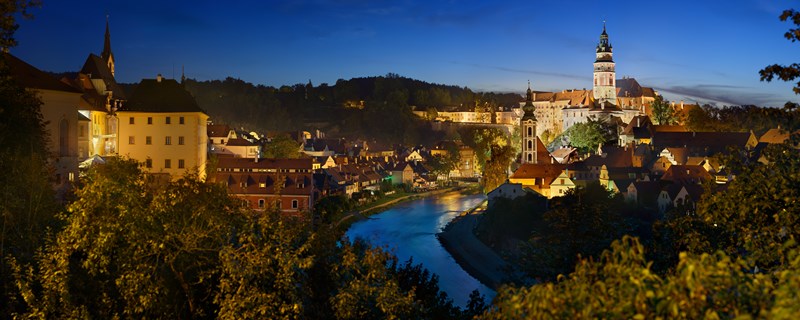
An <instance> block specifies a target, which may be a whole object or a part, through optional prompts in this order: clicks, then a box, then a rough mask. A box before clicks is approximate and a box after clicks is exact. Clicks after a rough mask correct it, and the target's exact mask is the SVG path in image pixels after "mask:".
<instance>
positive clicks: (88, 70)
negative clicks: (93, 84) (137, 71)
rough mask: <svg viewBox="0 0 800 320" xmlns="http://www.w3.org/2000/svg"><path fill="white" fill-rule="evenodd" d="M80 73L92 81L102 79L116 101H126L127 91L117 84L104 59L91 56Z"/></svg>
mask: <svg viewBox="0 0 800 320" xmlns="http://www.w3.org/2000/svg"><path fill="white" fill-rule="evenodd" d="M80 73H82V74H85V75H88V76H89V77H90V78H92V79H102V80H103V82H104V83H105V84H106V89H107V90H110V91H111V94H112V97H113V98H114V99H122V100H125V99H126V95H125V91H124V90H122V87H121V86H120V85H119V84H117V80H115V79H114V75H113V74H111V70H109V69H108V64H107V63H106V62H105V61H103V58H100V57H98V56H96V55H95V54H89V57H87V58H86V62H84V63H83V68H81V72H80Z"/></svg>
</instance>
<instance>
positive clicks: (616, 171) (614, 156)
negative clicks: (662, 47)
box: [489, 116, 789, 212]
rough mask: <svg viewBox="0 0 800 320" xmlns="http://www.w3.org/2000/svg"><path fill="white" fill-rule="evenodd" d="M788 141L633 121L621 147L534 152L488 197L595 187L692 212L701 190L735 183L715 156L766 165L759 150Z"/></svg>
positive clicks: (776, 134) (772, 133)
mask: <svg viewBox="0 0 800 320" xmlns="http://www.w3.org/2000/svg"><path fill="white" fill-rule="evenodd" d="M788 137H789V133H787V132H784V131H781V130H780V129H777V128H776V129H772V130H769V131H768V132H766V133H765V134H764V135H762V136H761V137H760V138H759V137H756V135H755V134H754V133H753V132H691V131H689V130H687V129H686V128H685V127H682V126H657V125H653V124H652V123H651V121H650V120H649V118H648V117H647V116H637V117H634V118H633V119H632V120H631V121H630V123H629V124H628V125H627V126H626V127H625V129H624V130H623V133H622V134H621V135H620V140H622V145H607V146H599V147H598V149H597V150H596V152H594V153H593V154H589V155H580V154H578V153H577V150H576V149H575V148H570V147H565V148H560V149H557V150H555V151H554V152H553V153H549V152H547V150H543V148H539V149H537V150H536V151H537V156H536V158H537V159H538V161H533V162H532V163H524V164H522V165H520V166H519V168H518V169H517V170H516V171H515V172H514V173H513V174H512V175H511V176H510V177H509V179H508V182H507V183H506V184H505V185H503V186H501V187H500V188H498V189H496V190H493V191H492V192H490V194H489V197H490V201H491V199H493V198H495V197H498V196H505V197H508V196H509V195H515V196H520V195H523V194H525V193H530V192H535V193H537V194H539V195H541V196H543V197H547V198H552V197H557V196H561V195H563V194H565V193H567V192H568V191H569V190H570V189H574V188H577V187H581V186H585V185H587V184H588V183H594V182H597V183H599V184H600V185H602V186H603V187H605V188H607V189H608V190H609V191H611V192H613V193H619V194H621V195H623V196H624V197H625V198H626V199H627V200H628V201H630V202H634V203H638V204H641V205H644V206H646V207H650V208H653V209H658V211H660V212H664V211H666V210H668V209H669V208H673V207H685V208H687V209H686V210H691V208H692V204H693V203H695V202H696V201H697V200H699V197H700V196H701V195H702V193H703V191H704V190H705V189H704V188H703V185H710V186H713V187H712V190H718V189H722V188H725V187H726V186H727V183H728V182H730V181H731V180H732V179H734V178H735V172H730V171H729V170H728V169H726V168H725V167H724V166H722V165H721V164H720V163H719V161H718V160H717V159H718V158H717V157H715V156H716V155H724V154H728V153H729V152H731V151H735V152H737V153H739V155H741V156H745V157H748V158H749V159H750V160H751V161H764V160H763V158H761V156H760V153H761V150H763V149H764V148H765V146H766V145H768V144H771V143H782V142H783V141H785V140H786V139H788ZM537 139H538V138H537Z"/></svg>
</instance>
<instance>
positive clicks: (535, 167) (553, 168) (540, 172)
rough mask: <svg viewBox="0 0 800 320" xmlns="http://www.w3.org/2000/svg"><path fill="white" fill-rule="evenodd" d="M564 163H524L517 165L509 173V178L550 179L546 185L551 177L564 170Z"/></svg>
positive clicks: (553, 177) (548, 182) (555, 176)
mask: <svg viewBox="0 0 800 320" xmlns="http://www.w3.org/2000/svg"><path fill="white" fill-rule="evenodd" d="M564 168H566V165H563V164H558V163H556V164H550V163H546V164H534V163H524V164H522V165H520V166H519V168H518V169H517V171H514V174H512V175H511V177H510V179H534V178H540V179H550V180H549V181H547V183H546V184H547V185H549V184H550V182H552V179H555V178H557V177H558V175H560V174H561V172H562V171H564Z"/></svg>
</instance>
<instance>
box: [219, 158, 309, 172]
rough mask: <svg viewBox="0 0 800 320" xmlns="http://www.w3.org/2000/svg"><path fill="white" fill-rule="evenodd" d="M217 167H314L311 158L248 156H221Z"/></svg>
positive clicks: (297, 168)
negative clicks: (260, 157) (249, 157)
mask: <svg viewBox="0 0 800 320" xmlns="http://www.w3.org/2000/svg"><path fill="white" fill-rule="evenodd" d="M217 168H220V169H228V168H230V169H294V170H301V169H307V170H311V169H312V168H313V160H312V159H311V158H297V159H255V160H254V159H248V158H234V157H221V158H219V161H218V162H217Z"/></svg>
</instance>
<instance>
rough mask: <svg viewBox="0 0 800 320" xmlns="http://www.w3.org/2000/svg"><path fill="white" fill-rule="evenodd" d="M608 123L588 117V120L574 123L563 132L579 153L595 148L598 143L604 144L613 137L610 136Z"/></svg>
mask: <svg viewBox="0 0 800 320" xmlns="http://www.w3.org/2000/svg"><path fill="white" fill-rule="evenodd" d="M611 132H616V131H612V130H611V129H610V125H609V124H608V123H606V122H604V121H597V120H592V119H589V121H588V122H581V123H576V124H574V125H572V126H571V127H569V129H567V130H566V131H565V132H564V135H565V136H567V137H569V143H570V145H572V146H573V147H575V148H578V150H579V151H580V153H587V152H591V151H594V150H597V147H598V146H599V145H600V144H605V143H607V142H609V141H611V140H612V139H615V137H613V136H612V134H611Z"/></svg>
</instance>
